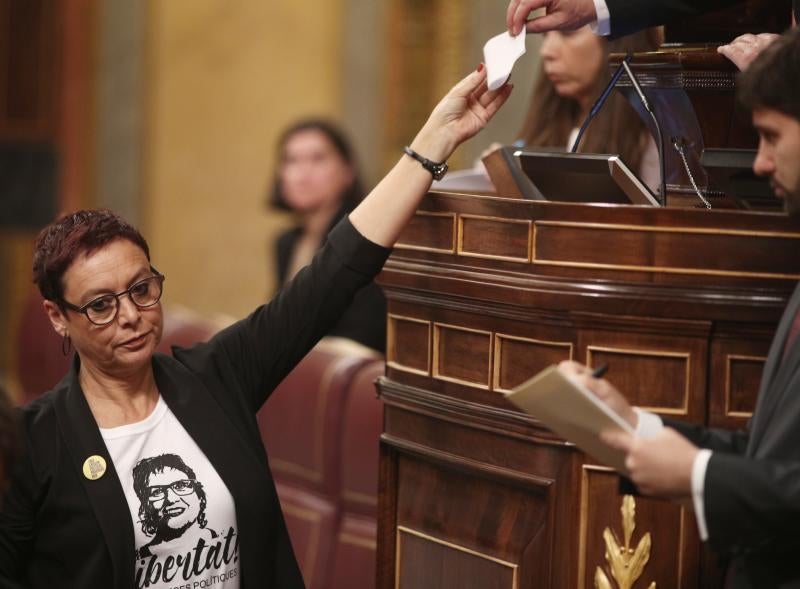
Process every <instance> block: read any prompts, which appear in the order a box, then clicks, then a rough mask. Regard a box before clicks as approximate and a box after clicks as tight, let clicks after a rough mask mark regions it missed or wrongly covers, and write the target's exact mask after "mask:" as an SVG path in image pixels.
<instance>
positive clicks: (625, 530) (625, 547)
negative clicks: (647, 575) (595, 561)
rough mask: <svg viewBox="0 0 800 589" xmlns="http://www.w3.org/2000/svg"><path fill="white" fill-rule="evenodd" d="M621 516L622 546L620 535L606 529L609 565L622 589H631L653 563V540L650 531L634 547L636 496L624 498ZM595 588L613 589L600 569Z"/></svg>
mask: <svg viewBox="0 0 800 589" xmlns="http://www.w3.org/2000/svg"><path fill="white" fill-rule="evenodd" d="M620 514H621V515H622V534H623V542H624V544H622V545H620V543H619V539H618V538H617V535H616V533H615V532H614V531H613V530H612V529H611V528H606V529H604V530H603V541H604V542H605V545H606V550H605V556H606V563H607V564H608V567H609V570H610V571H611V577H612V578H613V579H614V580H615V581H616V585H617V586H618V587H619V589H631V588H632V587H633V585H634V584H635V583H636V581H638V580H639V577H641V576H642V574H643V573H644V569H645V567H646V566H647V563H648V562H649V561H650V548H651V547H652V539H651V536H650V532H646V533H645V534H644V536H642V538H641V540H639V542H638V543H637V544H636V548H632V547H631V539H632V538H633V530H635V529H636V500H635V499H634V498H633V496H632V495H625V496H624V497H623V498H622V506H621V507H620ZM594 586H595V588H596V589H612V585H611V581H609V580H608V576H607V575H606V573H605V571H604V570H603V569H602V568H601V567H600V566H598V567H597V568H596V569H595V572H594ZM648 589H656V584H655V583H654V582H652V583H650V585H648Z"/></svg>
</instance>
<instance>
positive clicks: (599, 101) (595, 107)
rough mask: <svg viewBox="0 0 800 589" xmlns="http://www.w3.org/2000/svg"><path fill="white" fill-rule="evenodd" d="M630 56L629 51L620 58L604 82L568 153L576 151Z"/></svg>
mask: <svg viewBox="0 0 800 589" xmlns="http://www.w3.org/2000/svg"><path fill="white" fill-rule="evenodd" d="M632 57H633V56H632V55H631V54H630V53H628V54H627V55H626V56H625V57H623V58H622V63H621V64H619V67H617V69H616V71H615V72H614V74H613V75H612V76H611V80H609V82H608V84H606V87H605V88H604V89H603V91H602V92H601V93H600V96H599V97H598V99H597V100H595V101H594V104H593V105H592V108H591V109H590V110H589V115H588V116H587V117H586V119H585V120H584V121H583V124H582V125H581V128H580V129H579V130H578V136H577V137H575V143H573V144H572V149H571V150H570V153H575V152H577V151H578V146H579V145H580V143H581V139H582V138H583V134H584V133H585V132H586V129H587V128H588V127H589V123H591V122H592V119H594V118H595V117H596V116H597V113H599V112H600V111H601V110H602V109H603V105H604V104H605V103H606V100H608V97H609V96H611V91H612V90H613V89H614V86H616V85H617V82H618V81H619V79H620V76H622V72H623V71H624V68H623V67H622V66H623V65H624V64H626V63H628V62H629V61H630V60H631V58H632Z"/></svg>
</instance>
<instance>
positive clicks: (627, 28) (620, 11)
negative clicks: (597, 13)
mask: <svg viewBox="0 0 800 589" xmlns="http://www.w3.org/2000/svg"><path fill="white" fill-rule="evenodd" d="M742 3H743V2H742V0H606V5H607V6H608V12H609V15H610V17H611V36H612V37H622V36H624V35H630V34H631V33H635V32H636V31H640V30H642V29H646V28H647V27H654V26H657V25H663V24H665V23H668V22H670V21H675V20H678V19H680V18H686V17H688V16H697V15H698V14H702V13H704V12H711V11H712V10H719V9H721V8H725V7H727V6H733V5H735V4H742Z"/></svg>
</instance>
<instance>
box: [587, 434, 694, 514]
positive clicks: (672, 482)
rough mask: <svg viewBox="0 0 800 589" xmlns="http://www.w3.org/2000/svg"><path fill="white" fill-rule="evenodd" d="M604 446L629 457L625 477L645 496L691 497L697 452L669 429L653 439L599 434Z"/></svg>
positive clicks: (681, 498) (627, 435)
mask: <svg viewBox="0 0 800 589" xmlns="http://www.w3.org/2000/svg"><path fill="white" fill-rule="evenodd" d="M601 439H602V440H603V442H605V443H606V444H608V445H609V446H611V447H612V448H617V449H618V450H622V451H623V452H625V453H626V454H627V455H628V456H627V458H626V459H625V468H626V469H627V470H628V476H630V478H631V480H632V481H633V482H634V483H636V486H637V487H638V488H639V490H640V491H641V492H642V493H644V494H645V495H653V496H656V497H663V498H666V499H675V500H684V499H687V498H689V497H691V494H692V467H693V466H694V459H695V457H696V456H697V452H698V449H697V447H696V446H694V445H693V444H692V443H691V442H689V440H687V439H686V438H684V437H683V436H682V435H680V434H679V433H678V432H676V431H675V430H674V429H672V428H671V427H665V428H664V429H663V430H661V431H660V432H659V433H657V434H656V435H655V436H653V437H652V438H640V437H638V436H635V435H631V434H628V433H625V432H621V431H618V430H615V431H606V432H603V433H602V434H601Z"/></svg>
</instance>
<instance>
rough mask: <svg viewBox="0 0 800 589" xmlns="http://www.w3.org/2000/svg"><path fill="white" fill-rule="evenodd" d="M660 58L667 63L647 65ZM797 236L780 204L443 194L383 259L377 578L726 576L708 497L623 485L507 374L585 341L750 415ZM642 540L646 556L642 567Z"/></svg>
mask: <svg viewBox="0 0 800 589" xmlns="http://www.w3.org/2000/svg"><path fill="white" fill-rule="evenodd" d="M787 15H788V3H787ZM725 22H727V21H725ZM670 51H673V52H675V50H674V49H673V50H670ZM682 51H683V53H679V55H682V56H683V57H677V58H676V61H673V62H670V64H671V65H670V67H671V68H672V74H676V75H677V73H679V72H680V71H681V69H680V68H681V61H682V62H683V63H684V64H685V63H686V59H687V58H685V56H686V55H688V54H689V53H692V54H693V55H694V57H693V58H692V59H690V60H689V61H690V62H691V63H704V64H707V63H708V61H703V60H704V59H706V58H702V57H700V55H701V50H697V49H692V50H689V49H684V50H682ZM712 52H713V48H709V49H708V51H707V53H708V54H709V57H708V59H709V60H711V59H713V58H712V57H710V54H711V53H712ZM648 59H650V60H651V62H652V63H655V64H656V65H657V66H658V68H660V69H661V70H663V69H664V68H665V67H666V66H664V65H663V64H664V63H665V62H664V58H663V56H660V57H658V58H657V59H656V58H652V57H651V58H647V57H645V58H643V59H642V60H640V61H639V62H638V65H637V67H639V68H644V67H646V64H647V63H648V61H647V60H648ZM698 59H699V60H700V61H699V62H698V61H697V60H698ZM725 67H727V66H725ZM726 75H727V74H726ZM678 78H679V76H678ZM670 79H671V80H672V82H670V83H671V86H670V88H669V90H670V91H673V90H675V91H676V92H677V90H678V88H677V85H678V82H679V81H680V80H679V79H677V78H675V76H673V78H670ZM676 79H677V81H676ZM684 79H691V76H688V77H684ZM668 81H669V80H668ZM662 82H663V80H662ZM658 84H659V81H658V78H657V76H654V77H653V78H651V80H650V88H651V89H654V90H658ZM682 91H684V92H685V93H686V94H687V100H688V104H690V105H691V104H692V101H693V97H692V91H693V90H692V89H691V88H689V89H688V90H687V89H685V88H684V89H682ZM731 91H732V88H727V87H726V89H721V90H719V93H720V96H721V97H723V98H725V99H726V100H728V99H730V96H729V95H730V93H731ZM703 92H705V93H706V94H708V91H707V90H703ZM726 92H727V94H726ZM695 98H696V97H695ZM698 99H699V100H700V101H702V100H705V99H706V98H703V96H700V97H699V98H698ZM692 112H694V113H697V107H696V106H693V107H692ZM728 112H729V114H730V113H731V112H732V111H728ZM731 116H732V115H731ZM698 127H699V129H700V138H701V139H702V140H703V142H704V143H705V144H708V145H722V146H724V145H729V144H731V142H726V141H725V140H724V138H722V139H721V138H720V137H718V136H716V135H714V131H713V129H714V128H716V127H715V126H714V125H711V126H709V125H706V126H703V125H698ZM672 171H673V172H674V167H673V168H672ZM671 184H672V185H673V186H680V185H682V184H683V181H682V180H681V176H680V174H679V173H677V172H674V175H673V180H672V181H671ZM798 251H800V224H799V223H798V222H796V221H793V220H791V219H789V218H788V217H786V216H784V215H780V214H771V213H754V212H748V211H735V210H712V211H706V210H702V209H694V208H677V207H667V208H651V207H634V206H622V205H602V204H567V203H551V202H540V201H536V202H533V201H525V200H519V199H510V198H496V197H490V196H476V195H468V194H454V193H449V194H448V193H431V194H429V195H428V196H427V197H426V199H425V200H424V201H423V203H422V205H421V207H420V210H419V211H418V212H417V214H416V216H415V217H414V219H413V221H412V222H411V224H410V226H409V227H408V228H407V230H406V231H405V233H404V234H403V236H402V237H401V239H400V242H399V243H398V245H397V247H396V250H395V252H394V254H393V255H392V257H391V258H390V260H389V261H388V263H387V264H386V267H385V269H384V272H383V274H382V275H381V279H380V282H381V283H382V285H383V287H384V289H385V292H386V295H387V298H388V301H389V304H388V313H389V314H388V349H387V372H386V376H385V377H384V378H382V379H380V381H379V385H378V386H379V392H380V395H381V397H382V399H383V401H384V403H385V415H384V432H383V435H382V438H381V473H380V505H379V523H378V525H379V533H378V537H379V542H378V586H379V587H380V588H381V589H395V588H396V589H450V588H452V589H456V588H457V589H495V588H496V589H532V588H534V587H535V588H553V589H561V588H579V589H584V588H587V589H588V588H591V587H600V588H605V587H613V588H614V589H617V588H619V589H621V588H623V587H627V588H633V589H636V588H640V587H641V588H648V587H651V586H652V585H651V583H655V584H656V586H657V587H659V588H669V589H672V588H682V589H692V588H709V587H720V586H721V575H720V571H719V568H718V566H717V565H716V563H715V561H714V560H713V559H712V558H710V557H709V555H708V553H707V552H706V551H705V549H704V548H703V547H702V545H701V543H700V541H699V539H698V534H697V529H696V523H695V520H694V516H693V515H692V513H691V512H690V511H689V510H687V509H686V508H684V507H681V506H678V505H675V504H672V503H669V502H664V501H658V500H652V499H645V498H640V497H636V498H633V497H630V496H623V495H621V494H620V491H619V486H618V477H617V476H616V475H615V474H614V473H613V472H611V471H610V470H609V469H607V468H605V467H604V466H602V465H599V464H595V463H593V461H592V460H591V459H589V458H588V457H587V456H586V455H584V454H583V453H582V452H580V451H579V450H577V449H576V448H575V447H574V446H571V445H570V444H569V443H567V442H565V441H564V440H562V439H559V438H558V437H556V436H555V435H553V434H552V433H551V432H549V431H548V430H547V429H546V428H544V427H543V426H542V425H541V424H540V423H538V422H537V421H536V419H535V418H531V417H529V416H527V415H524V414H522V413H520V412H519V411H517V410H515V409H514V408H513V407H512V406H511V405H510V404H509V403H508V402H507V401H505V399H504V396H503V392H504V391H508V390H510V389H511V388H512V387H514V386H515V385H517V384H519V383H520V382H522V381H524V380H525V379H527V378H528V377H529V376H531V375H533V374H534V373H536V372H537V371H539V370H541V369H542V368H544V367H546V366H548V365H550V364H553V363H557V362H559V361H560V360H564V359H567V358H573V359H575V360H578V361H581V362H584V363H587V364H589V365H591V366H597V365H599V364H602V363H608V364H609V366H610V371H609V374H608V378H609V379H610V380H612V381H613V382H614V383H615V384H617V386H618V387H619V388H620V389H621V390H622V391H623V392H625V393H626V394H627V395H628V396H629V397H630V398H631V399H632V401H633V402H634V403H635V404H637V405H638V406H641V407H644V408H647V409H649V410H651V411H655V412H657V413H659V414H661V415H665V416H670V417H672V418H677V419H682V420H686V421H691V422H696V423H705V424H709V425H715V426H724V427H730V428H736V427H744V426H745V424H746V421H747V418H748V417H749V415H750V412H751V411H752V408H753V406H754V403H755V395H756V393H757V390H758V383H759V378H760V374H761V370H762V365H763V362H764V359H765V357H766V355H767V349H768V345H769V343H770V340H771V338H772V334H773V330H774V329H775V326H776V324H777V321H778V319H779V317H780V315H781V312H782V310H783V307H784V306H785V304H786V301H787V299H788V297H789V295H790V293H791V290H792V288H793V287H794V285H795V284H796V282H797V281H798V280H799V279H800V257H799V256H798V255H797V252H798ZM634 555H635V557H636V558H639V559H641V562H643V566H641V568H640V569H639V570H638V571H637V570H636V569H637V567H635V566H634V567H630V568H628V569H625V567H624V564H625V563H626V562H627V561H628V560H629V559H631V558H632V557H634ZM612 565H613V566H616V567H618V568H619V570H623V569H624V570H628V571H633V572H629V573H626V574H628V577H627V578H615V577H614V574H613V573H612V572H611V571H612ZM624 576H625V574H623V577H624Z"/></svg>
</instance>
